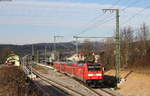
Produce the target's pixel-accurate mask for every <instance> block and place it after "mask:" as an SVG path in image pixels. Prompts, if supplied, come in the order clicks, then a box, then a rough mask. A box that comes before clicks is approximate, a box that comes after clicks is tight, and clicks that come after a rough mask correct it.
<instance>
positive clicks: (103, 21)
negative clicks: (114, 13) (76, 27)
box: [76, 0, 147, 35]
mask: <svg viewBox="0 0 150 96" xmlns="http://www.w3.org/2000/svg"><path fill="white" fill-rule="evenodd" d="M117 1H118V2H120V0H117ZM146 1H147V0H146ZM118 2H116V4H117V3H118ZM139 2H140V0H136V1H134V2H132V3H129V4H128V5H127V6H126V7H125V8H123V9H121V11H122V12H124V11H125V10H126V9H128V8H129V7H130V6H131V5H133V4H134V5H135V4H138V3H139ZM112 7H113V6H112ZM112 7H110V8H112ZM102 16H103V15H102ZM132 17H133V18H134V17H135V16H132ZM97 18H98V17H97ZM106 18H107V17H106ZM113 19H114V18H112V19H109V20H106V19H105V18H103V19H101V20H98V21H97V22H102V23H101V24H99V25H103V24H105V23H107V22H110V21H112V20H113ZM105 20H106V21H105ZM130 20H131V19H130ZM97 22H95V23H93V24H92V26H90V27H87V28H85V29H84V30H82V31H80V32H79V33H78V34H76V35H81V34H84V33H85V32H86V31H88V30H91V29H93V28H94V26H95V24H97Z"/></svg>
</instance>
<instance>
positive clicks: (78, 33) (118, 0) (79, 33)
mask: <svg viewBox="0 0 150 96" xmlns="http://www.w3.org/2000/svg"><path fill="white" fill-rule="evenodd" d="M120 1H121V0H117V1H116V2H115V3H114V4H113V5H112V6H110V7H109V8H113V7H114V6H115V5H117V4H118V3H120ZM101 16H104V14H102V15H100V16H97V17H95V18H93V19H92V20H90V21H89V22H88V23H87V24H86V26H87V25H90V24H92V25H94V24H96V23H97V22H100V21H102V22H103V21H104V20H105V18H107V17H105V18H103V19H100V20H98V21H95V20H97V19H99V18H100V17H101ZM93 21H95V22H94V23H93ZM107 21H108V20H107ZM91 22H92V23H91ZM87 29H91V28H88V27H87V28H85V29H83V30H82V31H80V32H77V34H76V35H81V34H83V33H82V32H85V30H87Z"/></svg>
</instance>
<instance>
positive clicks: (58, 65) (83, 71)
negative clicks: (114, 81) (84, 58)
mask: <svg viewBox="0 0 150 96" xmlns="http://www.w3.org/2000/svg"><path fill="white" fill-rule="evenodd" d="M54 68H55V69H56V70H58V71H60V72H63V73H66V74H69V75H71V76H73V77H75V78H77V79H79V80H81V81H83V82H85V83H86V84H88V85H100V84H102V82H103V74H104V70H103V69H104V68H103V66H102V64H100V63H91V62H74V61H66V62H55V63H54Z"/></svg>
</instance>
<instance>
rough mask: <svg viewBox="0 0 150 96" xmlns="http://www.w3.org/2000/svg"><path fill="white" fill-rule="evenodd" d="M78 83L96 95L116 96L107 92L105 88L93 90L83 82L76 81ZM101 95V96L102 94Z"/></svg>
mask: <svg viewBox="0 0 150 96" xmlns="http://www.w3.org/2000/svg"><path fill="white" fill-rule="evenodd" d="M75 80H76V81H77V82H79V83H80V84H82V85H83V86H84V87H85V88H87V89H88V90H91V91H93V92H94V93H96V94H97V95H99V96H116V95H114V94H112V93H111V92H108V91H106V90H104V89H103V88H97V89H95V88H91V87H89V86H88V85H86V84H84V83H83V82H82V81H80V80H77V79H75ZM100 93H101V94H100Z"/></svg>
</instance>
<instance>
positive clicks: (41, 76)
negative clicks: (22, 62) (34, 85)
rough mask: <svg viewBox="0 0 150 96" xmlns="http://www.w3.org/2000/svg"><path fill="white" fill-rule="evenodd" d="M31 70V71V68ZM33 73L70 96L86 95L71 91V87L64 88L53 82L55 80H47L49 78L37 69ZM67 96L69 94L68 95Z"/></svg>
mask: <svg viewBox="0 0 150 96" xmlns="http://www.w3.org/2000/svg"><path fill="white" fill-rule="evenodd" d="M27 68H28V67H27ZM29 70H30V68H29ZM32 71H33V73H34V74H35V75H36V76H37V77H39V78H40V79H41V80H43V81H45V82H47V83H49V84H51V85H53V86H54V87H57V88H60V89H62V90H64V91H65V93H69V94H68V95H72V96H85V95H84V94H82V93H80V92H78V91H75V90H73V89H71V88H69V87H66V86H64V85H62V84H60V83H58V82H55V81H53V80H51V79H49V78H47V77H45V76H43V75H41V74H39V73H38V72H37V71H36V70H35V69H33V70H32ZM66 95H67V94H66Z"/></svg>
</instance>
